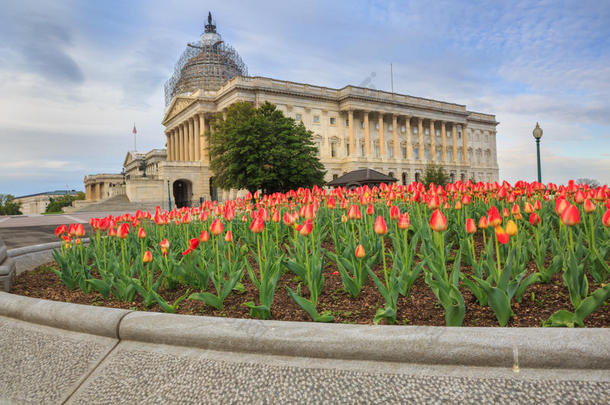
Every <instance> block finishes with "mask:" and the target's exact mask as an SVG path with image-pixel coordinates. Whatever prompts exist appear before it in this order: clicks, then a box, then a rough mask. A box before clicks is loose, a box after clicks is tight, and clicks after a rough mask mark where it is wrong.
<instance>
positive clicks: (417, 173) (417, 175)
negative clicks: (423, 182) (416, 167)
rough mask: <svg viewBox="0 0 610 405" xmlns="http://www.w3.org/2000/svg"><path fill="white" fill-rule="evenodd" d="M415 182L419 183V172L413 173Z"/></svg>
mask: <svg viewBox="0 0 610 405" xmlns="http://www.w3.org/2000/svg"><path fill="white" fill-rule="evenodd" d="M415 181H416V182H417V183H419V172H415Z"/></svg>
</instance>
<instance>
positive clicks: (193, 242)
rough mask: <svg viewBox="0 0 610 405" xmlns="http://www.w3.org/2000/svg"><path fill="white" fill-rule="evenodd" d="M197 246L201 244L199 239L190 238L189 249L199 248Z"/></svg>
mask: <svg viewBox="0 0 610 405" xmlns="http://www.w3.org/2000/svg"><path fill="white" fill-rule="evenodd" d="M197 246H199V239H197V238H191V240H189V249H191V250H195V249H197Z"/></svg>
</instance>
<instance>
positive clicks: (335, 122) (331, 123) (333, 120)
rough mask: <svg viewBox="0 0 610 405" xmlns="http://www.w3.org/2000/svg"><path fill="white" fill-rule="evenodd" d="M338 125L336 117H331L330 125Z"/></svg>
mask: <svg viewBox="0 0 610 405" xmlns="http://www.w3.org/2000/svg"><path fill="white" fill-rule="evenodd" d="M335 124H337V119H336V118H335V117H330V125H335Z"/></svg>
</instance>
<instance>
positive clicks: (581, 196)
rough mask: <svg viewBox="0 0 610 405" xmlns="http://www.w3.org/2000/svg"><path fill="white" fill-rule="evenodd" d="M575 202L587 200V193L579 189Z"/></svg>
mask: <svg viewBox="0 0 610 405" xmlns="http://www.w3.org/2000/svg"><path fill="white" fill-rule="evenodd" d="M574 202H575V203H576V204H582V203H583V202H585V193H584V192H583V191H582V190H578V191H577V192H576V194H574Z"/></svg>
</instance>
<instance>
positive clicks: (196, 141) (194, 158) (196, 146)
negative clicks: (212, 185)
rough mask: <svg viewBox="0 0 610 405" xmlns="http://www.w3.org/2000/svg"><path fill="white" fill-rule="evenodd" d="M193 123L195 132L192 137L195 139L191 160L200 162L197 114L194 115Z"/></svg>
mask: <svg viewBox="0 0 610 405" xmlns="http://www.w3.org/2000/svg"><path fill="white" fill-rule="evenodd" d="M193 122H194V124H195V132H194V133H193V134H194V137H195V142H194V145H193V148H194V152H195V153H194V154H193V160H196V161H200V160H201V129H200V127H199V122H200V121H199V114H197V115H195V117H194V118H193Z"/></svg>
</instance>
